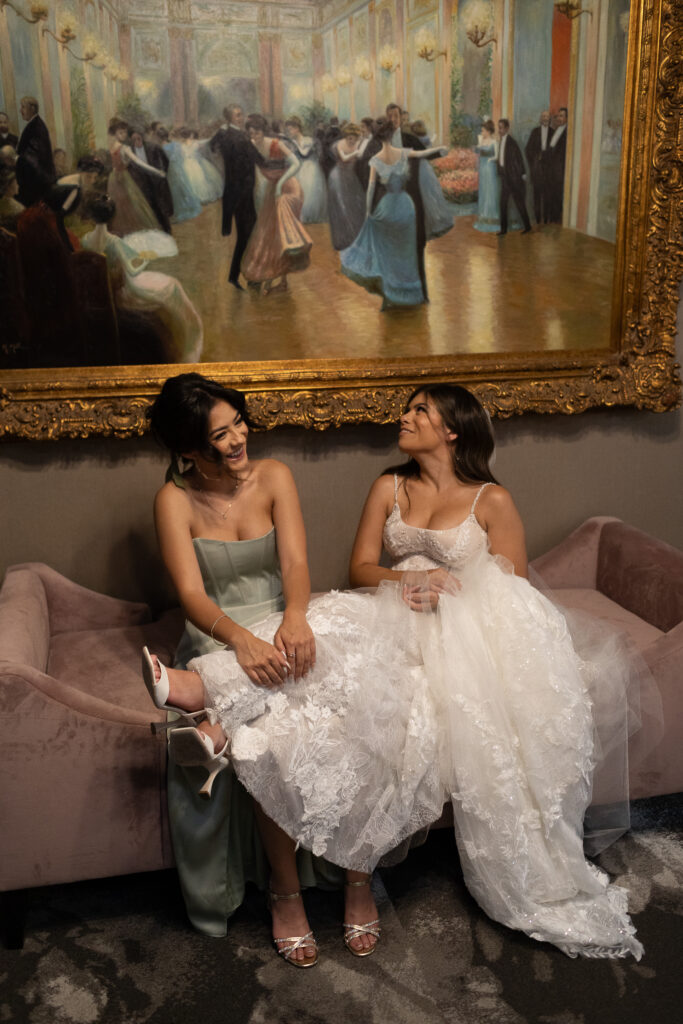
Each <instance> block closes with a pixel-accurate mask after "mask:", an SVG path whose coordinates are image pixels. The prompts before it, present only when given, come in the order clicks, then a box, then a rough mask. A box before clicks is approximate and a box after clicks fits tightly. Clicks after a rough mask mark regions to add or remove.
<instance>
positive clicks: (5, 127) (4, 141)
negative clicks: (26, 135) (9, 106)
mask: <svg viewBox="0 0 683 1024" xmlns="http://www.w3.org/2000/svg"><path fill="white" fill-rule="evenodd" d="M18 142H19V137H18V136H17V135H15V134H14V132H11V131H10V130H9V117H8V116H7V114H6V113H5V111H4V110H0V149H2V147H3V146H11V147H12V149H16V148H17V143H18Z"/></svg>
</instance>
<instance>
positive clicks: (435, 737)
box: [191, 501, 642, 958]
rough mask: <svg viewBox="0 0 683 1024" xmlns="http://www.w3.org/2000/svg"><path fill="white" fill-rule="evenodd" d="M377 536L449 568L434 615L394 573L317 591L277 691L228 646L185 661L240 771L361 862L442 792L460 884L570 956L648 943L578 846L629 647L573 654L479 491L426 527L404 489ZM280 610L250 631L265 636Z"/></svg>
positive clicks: (288, 822)
mask: <svg viewBox="0 0 683 1024" xmlns="http://www.w3.org/2000/svg"><path fill="white" fill-rule="evenodd" d="M475 503H476V501H475ZM384 542H385V546H386V547H387V550H388V551H389V553H390V555H391V557H392V559H393V560H394V567H395V568H397V569H402V570H406V571H408V570H410V571H411V572H412V573H419V572H422V571H427V570H429V569H432V568H435V567H443V568H446V569H448V570H449V571H450V572H451V573H453V574H454V575H455V576H456V577H457V579H458V581H459V584H460V588H461V589H460V590H459V591H458V592H457V593H456V594H453V595H451V594H445V595H442V596H441V597H440V599H439V602H438V606H437V609H436V611H435V612H434V613H433V614H429V613H418V612H413V611H411V610H410V609H409V608H408V606H407V605H406V604H405V603H404V602H403V600H402V599H401V588H400V586H397V585H395V584H391V583H390V584H386V585H385V584H383V585H382V586H381V587H380V588H379V589H378V591H377V592H376V593H374V594H373V593H363V592H350V593H349V592H344V593H338V592H333V593H331V594H326V595H324V596H323V597H320V598H318V599H316V600H314V601H312V602H311V605H310V609H309V615H308V619H309V622H310V625H311V627H312V629H313V631H314V633H315V636H316V644H317V660H316V665H315V668H314V669H313V670H312V671H311V672H310V673H309V674H308V675H307V676H306V677H305V678H304V679H303V680H300V681H298V682H294V681H291V682H287V683H285V684H284V685H283V686H282V687H281V688H280V689H278V690H267V689H263V688H261V687H256V686H254V685H252V684H251V683H249V681H248V680H247V679H246V676H244V674H243V673H242V672H241V670H240V669H239V666H238V665H237V663H236V661H235V658H234V655H232V654H230V653H228V652H220V653H215V654H211V655H208V656H205V657H203V658H198V659H196V660H195V661H194V662H192V663H191V667H192V668H194V669H196V670H197V671H199V672H200V674H201V676H202V679H203V681H204V685H205V688H206V693H207V702H208V705H209V706H211V707H212V708H213V709H214V714H215V716H216V717H217V719H218V720H219V721H220V722H221V724H222V725H223V728H224V729H225V730H226V732H227V733H228V734H229V735H231V736H232V755H233V762H234V766H235V770H236V772H237V774H238V776H239V778H240V780H241V781H242V782H243V784H244V785H245V786H246V787H247V789H248V790H249V791H250V792H251V793H252V794H253V795H254V797H255V798H256V799H257V800H258V801H259V803H261V805H262V806H263V808H264V810H265V812H266V813H267V814H268V815H269V816H271V817H272V818H273V819H274V820H275V821H277V822H278V824H280V825H281V826H282V828H284V830H285V831H286V832H288V833H289V834H290V835H291V836H293V837H294V838H296V839H297V840H298V841H299V842H300V843H301V844H302V845H303V846H305V847H307V848H309V849H311V850H313V852H314V853H318V854H322V855H324V856H325V857H327V858H328V859H329V860H331V861H332V862H333V863H337V864H340V865H341V866H343V867H347V868H353V869H355V870H359V871H370V870H372V868H373V867H374V866H375V865H376V864H377V863H378V862H379V861H380V859H381V858H382V857H383V856H385V855H386V854H388V853H389V852H390V851H391V850H392V849H393V848H394V847H396V846H397V845H398V844H400V843H401V842H402V841H403V840H405V839H407V838H408V837H409V836H411V835H413V834H414V833H415V832H417V831H419V830H420V829H423V828H424V827H426V826H428V825H429V824H431V823H432V822H434V821H435V820H436V819H437V818H438V817H440V815H441V811H442V806H443V803H444V801H445V800H448V799H450V800H451V802H452V805H453V811H454V819H455V833H456V839H457V843H458V849H459V853H460V860H461V864H462V868H463V872H464V877H465V881H466V883H467V885H468V888H469V889H470V892H471V893H472V894H473V896H474V897H475V898H476V899H477V901H478V902H479V903H480V905H481V906H482V907H483V909H484V910H485V911H486V912H487V913H488V914H489V916H491V917H492V918H494V919H495V920H497V921H500V922H501V923H503V924H505V925H508V926H509V927H512V928H518V929H521V930H522V931H524V932H526V933H527V934H528V935H529V936H531V937H532V938H534V939H538V940H540V941H546V942H551V943H554V944H555V945H556V946H557V947H559V948H560V949H561V950H562V951H563V952H565V953H567V954H568V955H570V956H576V955H582V956H588V957H603V956H606V957H622V956H627V955H630V954H632V955H634V956H635V957H636V958H639V957H640V955H641V954H642V947H641V945H640V943H639V942H638V941H637V940H636V939H635V937H634V929H633V926H632V924H631V922H630V919H629V917H628V914H627V909H626V894H625V892H624V891H623V890H621V889H619V888H618V887H615V886H611V885H609V882H608V879H607V876H606V875H605V874H604V873H603V872H601V871H599V870H598V869H597V868H596V867H595V866H594V865H592V864H590V863H589V862H587V861H586V860H585V857H584V854H583V843H582V824H583V817H584V814H585V811H586V807H587V805H588V803H589V800H590V794H591V780H592V775H593V768H594V763H595V750H594V728H593V725H594V723H593V716H594V702H593V700H592V698H591V686H594V685H595V683H596V681H599V684H600V687H601V688H602V687H607V688H608V691H607V692H612V691H611V690H610V689H609V688H610V687H612V688H613V690H614V694H615V697H614V699H617V695H618V691H619V687H620V686H621V690H622V696H623V679H622V675H623V673H624V672H625V671H626V668H625V667H624V664H625V663H624V662H623V659H622V661H619V659H618V658H615V654H614V649H613V647H610V648H609V652H607V651H606V652H605V654H604V656H603V657H602V658H600V657H599V656H598V660H592V661H591V662H586V661H583V660H582V659H581V658H580V657H579V656H578V655H577V653H576V650H575V646H574V643H573V640H572V637H571V636H570V634H569V631H568V629H567V623H566V621H565V619H564V617H563V615H562V614H561V613H560V611H559V610H558V609H557V608H556V607H555V606H554V605H553V604H552V603H551V602H550V601H549V600H547V599H546V598H545V597H544V596H543V595H542V594H541V593H540V592H539V591H537V590H536V589H534V588H533V587H532V586H531V585H530V584H529V583H528V581H526V580H524V579H520V578H519V577H517V576H515V575H514V574H513V573H512V571H511V567H510V566H509V565H508V564H506V563H505V561H504V560H503V559H497V558H494V557H492V556H491V555H489V553H488V546H487V537H486V534H485V532H484V531H483V530H482V528H481V527H480V525H479V523H478V522H477V519H476V516H475V514H474V506H473V509H472V511H471V512H470V515H469V516H468V517H467V518H466V519H465V521H464V522H463V523H461V524H460V525H459V526H457V527H455V528H454V529H450V530H441V531H436V530H422V529H418V528H416V527H412V526H410V525H409V524H406V523H404V522H403V520H402V518H401V514H400V510H399V507H398V504H396V505H395V507H394V510H393V511H392V513H391V515H390V517H389V519H388V520H387V523H386V526H385V531H384ZM279 623H280V617H279V616H272V617H271V618H269V619H267V620H265V621H264V622H262V623H260V624H259V625H258V626H257V627H255V628H254V632H255V633H256V634H257V635H258V636H260V637H262V638H263V639H265V640H270V641H272V638H273V635H274V633H275V631H276V629H277V628H278V626H279Z"/></svg>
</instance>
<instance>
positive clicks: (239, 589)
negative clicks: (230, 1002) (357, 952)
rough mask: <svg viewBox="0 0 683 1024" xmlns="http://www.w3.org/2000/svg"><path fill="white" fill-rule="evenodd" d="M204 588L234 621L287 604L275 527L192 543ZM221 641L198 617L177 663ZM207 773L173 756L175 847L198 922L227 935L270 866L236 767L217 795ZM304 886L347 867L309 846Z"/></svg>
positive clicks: (327, 882) (218, 783)
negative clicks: (248, 891)
mask: <svg viewBox="0 0 683 1024" xmlns="http://www.w3.org/2000/svg"><path fill="white" fill-rule="evenodd" d="M193 544H194V549H195V553H196V555H197V561H198V563H199V567H200V569H201V573H202V579H203V581H204V588H205V590H206V593H207V594H208V595H209V597H210V598H211V599H212V600H213V601H215V602H216V604H217V605H218V606H219V607H220V608H221V610H222V611H224V612H225V614H226V615H229V616H230V618H231V619H234V621H235V622H238V623H239V624H240V625H242V626H246V627H247V628H248V627H249V626H250V625H252V624H253V623H255V622H259V621H260V620H261V619H264V618H265V617H266V616H267V615H270V614H272V613H273V612H277V611H281V610H283V609H284V606H285V603H284V597H283V594H282V579H281V575H280V563H279V559H278V554H277V545H276V541H275V530H274V529H272V530H270V532H269V533H267V534H266V535H265V536H263V537H257V538H255V539H254V540H237V541H223V540H210V539H206V538H197V539H195V540H194V541H193ZM216 649H217V648H216V645H215V644H214V642H213V641H212V640H211V638H210V637H208V636H206V634H205V633H202V632H201V631H200V630H199V629H197V628H196V626H193V625H192V623H190V622H186V624H185V632H184V634H183V636H182V638H181V640H180V644H179V646H178V650H177V651H176V657H175V665H176V667H177V668H184V667H185V666H186V664H187V662H188V661H189V660H190V659H191V658H195V657H197V656H198V655H200V654H208V653H209V652H210V651H215V650H216ZM205 779H206V772H205V771H204V769H202V768H181V767H179V766H178V765H176V764H174V763H173V762H172V761H169V765H168V807H169V817H170V823H171V836H172V839H173V850H174V853H175V859H176V864H177V867H178V873H179V876H180V883H181V887H182V890H183V896H184V898H185V906H186V907H187V913H188V915H189V918H190V920H191V921H192V924H193V925H194V926H195V928H197V929H198V931H200V932H204V933H205V934H206V935H212V936H216V937H221V936H223V935H225V934H226V931H227V920H228V918H229V917H230V915H231V914H232V913H233V912H234V911H235V910H236V909H237V907H239V905H240V904H241V903H242V900H243V899H244V890H245V886H246V883H247V882H253V883H254V884H256V885H257V886H258V887H259V888H261V889H265V888H267V884H268V877H269V874H270V869H269V866H268V861H267V860H266V856H265V853H264V850H263V846H262V845H261V840H260V837H259V834H258V830H257V827H256V820H255V816H254V810H253V804H252V799H251V797H250V796H249V795H248V793H247V792H246V790H245V789H244V788H243V787H242V785H241V783H239V782H238V781H237V778H236V777H235V774H234V772H233V771H232V768H231V767H229V768H227V769H226V770H224V771H222V772H221V773H220V774H219V775H218V776H217V778H216V779H215V781H214V784H213V791H212V797H211V799H210V800H203V799H202V798H201V797H200V796H199V795H198V791H199V788H200V786H201V785H202V783H203V782H204V780H205ZM297 863H298V868H299V879H300V881H301V885H302V886H309V885H320V886H322V887H323V888H337V887H338V886H339V885H341V884H342V881H343V874H342V872H341V870H340V869H339V868H337V867H335V866H334V865H331V864H328V863H327V861H325V860H323V859H322V858H320V857H314V856H313V855H312V854H311V853H309V852H308V851H306V850H299V851H298V853H297Z"/></svg>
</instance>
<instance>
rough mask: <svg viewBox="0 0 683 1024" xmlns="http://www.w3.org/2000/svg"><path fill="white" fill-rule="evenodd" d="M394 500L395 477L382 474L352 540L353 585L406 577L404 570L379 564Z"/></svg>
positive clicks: (370, 584) (371, 492) (366, 584)
mask: <svg viewBox="0 0 683 1024" xmlns="http://www.w3.org/2000/svg"><path fill="white" fill-rule="evenodd" d="M393 503H394V480H393V477H392V476H390V475H386V476H381V477H380V478H379V479H378V480H375V482H374V484H373V485H372V487H371V488H370V493H369V494H368V497H367V501H366V502H365V507H364V508H363V511H362V513H361V517H360V523H359V524H358V530H357V532H356V539H355V541H354V543H353V550H352V551H351V562H350V564H349V579H350V581H351V586H352V587H376V586H378V585H379V584H380V583H381V581H382V580H395V581H396V582H398V581H399V580H400V579H401V578H402V576H403V573H402V572H396V571H395V570H394V569H384V568H383V567H382V566H381V565H380V564H379V560H380V558H381V556H382V533H383V531H384V524H385V523H386V521H387V518H388V517H389V515H390V513H391V509H392V506H393Z"/></svg>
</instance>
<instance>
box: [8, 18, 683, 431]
mask: <svg viewBox="0 0 683 1024" xmlns="http://www.w3.org/2000/svg"><path fill="white" fill-rule="evenodd" d="M629 31H630V53H631V54H632V55H633V56H632V58H631V60H630V62H629V74H628V80H627V83H626V94H627V97H628V98H629V100H628V104H627V109H626V116H625V119H624V126H625V132H624V139H623V153H624V157H623V160H622V167H621V188H620V200H619V206H620V209H619V218H620V219H619V224H620V229H619V237H618V242H617V255H616V266H615V287H614V299H613V328H614V336H615V338H616V339H617V344H616V345H613V347H611V348H608V347H607V346H606V347H605V348H604V349H599V350H596V351H594V352H588V353H585V352H578V351H574V352H562V353H559V352H558V353H554V354H552V355H548V354H538V353H517V354H514V355H502V354H500V355H495V354H494V355H491V356H481V357H477V358H476V359H475V358H473V357H471V356H443V357H429V358H425V359H424V360H413V359H397V360H393V361H391V360H390V361H382V362H376V361H373V360H321V361H313V360H308V361H301V362H298V361H276V362H243V363H211V364H209V365H208V366H206V372H209V373H210V374H211V376H212V377H214V378H215V379H218V380H221V381H223V382H225V383H229V384H233V385H236V386H239V387H240V388H242V389H243V390H245V391H247V392H248V393H249V394H250V411H251V412H252V414H253V416H254V419H255V420H256V421H257V422H258V423H261V424H262V425H263V426H266V427H268V428H272V427H276V426H282V425H287V424H290V425H291V424H293V425H299V426H304V427H309V428H314V429H317V430H322V429H326V428H328V427H337V426H340V425H342V424H344V423H360V422H373V423H386V422H389V421H392V420H395V419H396V417H397V415H398V413H399V411H400V408H401V406H402V404H403V402H404V401H405V398H406V396H407V395H408V393H409V392H410V390H412V388H413V387H414V386H415V384H416V383H419V382H420V381H428V380H453V379H457V380H458V381H461V382H462V383H464V384H467V385H468V386H469V387H470V388H471V389H472V390H473V391H475V392H476V393H477V395H478V396H479V397H480V398H481V400H482V401H483V402H484V404H485V405H486V407H487V408H488V409H489V411H490V412H491V414H492V415H494V416H499V417H508V416H512V415H514V414H518V413H522V412H526V411H532V412H544V413H570V414H571V413H579V412H583V411H584V410H585V409H588V408H591V407H594V406H635V407H636V408H639V409H648V410H652V411H655V412H663V411H666V410H668V409H673V408H675V407H677V406H678V405H679V404H680V395H681V379H680V376H679V372H678V370H679V367H678V365H677V364H676V362H675V338H676V311H677V302H678V290H679V286H680V281H681V276H682V275H683V0H642V2H639V3H634V4H632V15H631V25H630V29H629ZM182 369H183V367H181V366H171V365H163V366H156V367H150V366H145V367H134V366H128V367H112V368H107V369H106V370H103V369H102V368H97V369H94V370H93V369H91V370H88V369H87V368H86V369H80V368H68V369H66V370H24V371H21V370H10V371H4V372H2V373H0V436H1V437H5V438H8V437H21V438H27V439H57V438H61V437H86V436H88V435H93V434H100V435H111V436H116V437H127V436H133V435H138V434H142V433H143V432H144V431H145V430H146V420H145V410H146V408H147V406H148V404H149V401H150V398H151V397H152V396H153V395H154V394H155V393H156V392H157V391H158V389H159V387H160V384H161V382H162V381H163V380H164V379H165V378H166V377H167V376H169V375H170V374H172V373H176V372H180V371H181V370H182Z"/></svg>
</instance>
